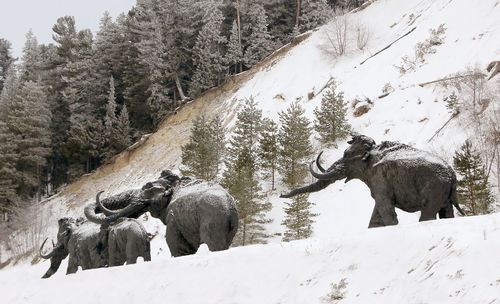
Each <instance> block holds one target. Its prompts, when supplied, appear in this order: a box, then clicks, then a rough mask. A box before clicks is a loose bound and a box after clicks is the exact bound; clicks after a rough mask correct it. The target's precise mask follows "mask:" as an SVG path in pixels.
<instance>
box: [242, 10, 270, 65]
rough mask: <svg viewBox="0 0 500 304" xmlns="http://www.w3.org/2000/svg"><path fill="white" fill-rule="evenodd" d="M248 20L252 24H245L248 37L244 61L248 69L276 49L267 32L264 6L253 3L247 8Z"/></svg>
mask: <svg viewBox="0 0 500 304" xmlns="http://www.w3.org/2000/svg"><path fill="white" fill-rule="evenodd" d="M246 15H247V17H246V19H247V20H248V21H250V23H247V24H245V26H244V29H245V32H246V33H247V34H246V35H248V36H247V37H246V38H247V39H246V49H245V51H244V56H243V61H244V62H245V65H246V66H247V67H252V66H254V65H255V64H257V63H258V62H260V61H261V60H262V59H264V58H265V57H266V56H268V55H269V54H271V52H272V51H273V49H274V45H273V41H272V37H271V34H269V32H268V30H267V17H266V11H265V10H264V6H263V5H262V4H261V3H258V2H256V3H251V4H249V5H248V7H247V11H246Z"/></svg>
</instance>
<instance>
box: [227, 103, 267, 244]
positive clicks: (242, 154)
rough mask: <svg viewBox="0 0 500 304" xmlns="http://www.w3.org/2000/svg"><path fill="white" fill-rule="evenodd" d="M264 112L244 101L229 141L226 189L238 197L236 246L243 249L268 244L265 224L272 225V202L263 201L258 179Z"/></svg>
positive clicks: (253, 104) (255, 105)
mask: <svg viewBox="0 0 500 304" xmlns="http://www.w3.org/2000/svg"><path fill="white" fill-rule="evenodd" d="M261 120H262V111H261V110H259V109H257V103H256V102H255V101H254V100H253V99H252V98H250V99H247V100H245V104H244V106H243V109H242V110H241V111H239V112H238V121H237V122H236V129H235V131H234V135H233V137H232V138H231V140H230V146H229V148H228V153H227V154H228V155H227V157H226V168H228V169H227V170H226V171H225V172H224V175H223V182H222V184H223V186H224V187H225V188H226V189H227V190H228V192H229V193H230V194H231V195H232V196H233V197H234V198H235V200H236V204H237V209H238V217H239V222H238V232H237V234H236V236H235V239H234V240H233V244H234V245H236V246H238V245H241V246H244V245H248V244H255V243H265V238H267V237H268V235H267V234H266V233H265V228H264V226H263V224H265V223H269V222H270V221H269V220H268V219H266V217H265V213H266V212H267V211H269V210H270V209H271V207H272V206H271V204H270V203H269V202H262V200H263V198H264V196H263V195H262V194H261V191H262V189H261V187H260V185H259V179H258V170H259V166H258V156H257V145H258V134H259V130H260V127H261Z"/></svg>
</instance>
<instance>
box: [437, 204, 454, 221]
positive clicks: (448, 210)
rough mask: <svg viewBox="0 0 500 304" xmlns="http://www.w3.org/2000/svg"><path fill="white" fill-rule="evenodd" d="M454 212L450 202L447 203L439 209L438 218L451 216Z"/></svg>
mask: <svg viewBox="0 0 500 304" xmlns="http://www.w3.org/2000/svg"><path fill="white" fill-rule="evenodd" d="M453 217H455V214H454V212H453V205H452V204H451V203H449V204H447V205H446V207H443V208H441V209H439V218H441V219H442V218H453Z"/></svg>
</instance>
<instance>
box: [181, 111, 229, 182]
mask: <svg viewBox="0 0 500 304" xmlns="http://www.w3.org/2000/svg"><path fill="white" fill-rule="evenodd" d="M224 135H225V129H224V127H223V126H222V119H221V118H220V117H219V116H215V117H214V118H212V119H211V120H210V121H209V120H208V119H207V117H206V116H205V115H204V114H201V115H200V116H198V117H196V118H195V119H194V120H193V126H192V127H191V135H190V137H189V142H188V143H187V144H185V145H184V146H182V164H183V165H184V166H185V168H183V169H181V173H182V174H184V175H194V176H195V177H198V178H201V179H204V180H215V179H216V178H217V175H218V173H219V164H220V163H221V160H222V156H223V153H224Z"/></svg>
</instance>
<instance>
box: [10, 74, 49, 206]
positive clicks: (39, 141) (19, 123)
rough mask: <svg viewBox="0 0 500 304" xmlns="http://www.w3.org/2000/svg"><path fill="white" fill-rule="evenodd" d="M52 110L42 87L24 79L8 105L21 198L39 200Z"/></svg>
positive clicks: (47, 152)
mask: <svg viewBox="0 0 500 304" xmlns="http://www.w3.org/2000/svg"><path fill="white" fill-rule="evenodd" d="M50 120H51V113H50V110H49V107H48V104H47V98H46V96H45V93H44V91H43V88H42V87H41V86H40V85H39V84H38V83H35V82H32V81H27V82H25V83H24V84H23V85H21V87H20V88H19V91H18V93H17V95H16V98H15V99H14V102H12V103H11V104H10V108H9V114H8V118H7V127H8V128H9V129H10V132H11V134H12V136H13V138H12V141H13V143H14V144H15V146H16V151H18V155H17V159H16V169H17V170H18V172H19V179H18V180H17V181H16V182H15V183H16V185H17V186H18V194H19V195H22V196H23V197H31V196H33V195H35V194H36V195H37V200H38V201H39V200H40V195H41V194H42V192H41V190H42V189H41V187H42V180H41V179H42V167H43V166H45V165H46V156H48V154H49V153H50V137H51V134H50V130H49V128H47V126H49V125H50Z"/></svg>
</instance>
